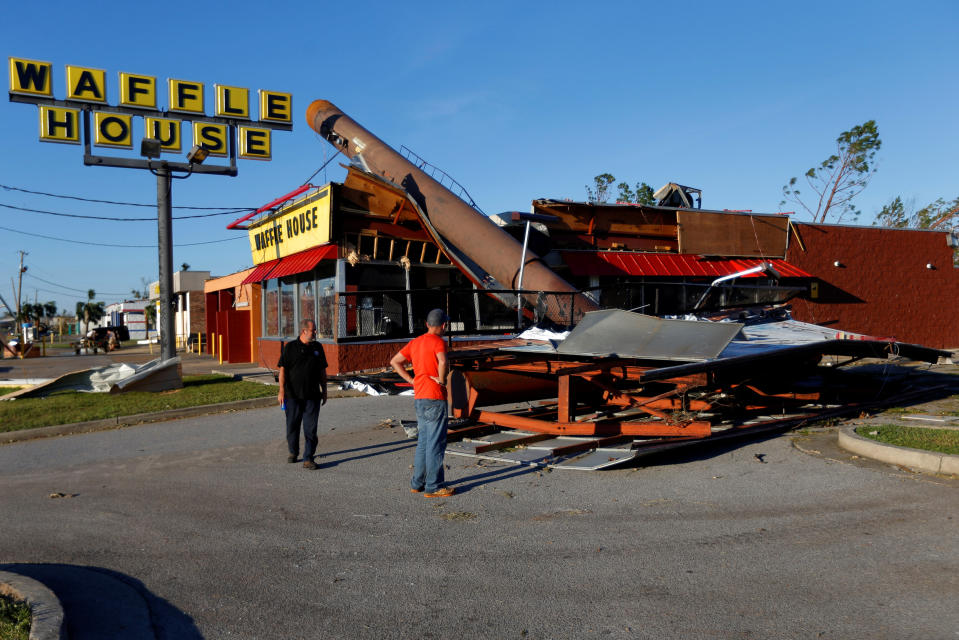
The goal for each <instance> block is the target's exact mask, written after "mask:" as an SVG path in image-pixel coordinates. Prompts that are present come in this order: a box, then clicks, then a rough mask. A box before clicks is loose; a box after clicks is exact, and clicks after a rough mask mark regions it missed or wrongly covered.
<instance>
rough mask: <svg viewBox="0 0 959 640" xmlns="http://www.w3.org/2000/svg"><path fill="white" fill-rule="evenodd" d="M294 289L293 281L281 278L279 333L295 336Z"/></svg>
mask: <svg viewBox="0 0 959 640" xmlns="http://www.w3.org/2000/svg"><path fill="white" fill-rule="evenodd" d="M295 291H296V284H295V281H292V280H290V279H287V278H282V279H281V281H280V335H281V336H295V335H296V334H297V333H299V332H298V331H296V329H295V328H294V325H295V318H294V315H293V314H294V311H293V305H294V302H295V301H294V297H295V296H294V293H295Z"/></svg>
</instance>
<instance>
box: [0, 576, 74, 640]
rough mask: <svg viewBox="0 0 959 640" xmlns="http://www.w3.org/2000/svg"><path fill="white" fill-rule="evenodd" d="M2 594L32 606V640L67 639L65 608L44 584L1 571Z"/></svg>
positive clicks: (0, 588) (0, 591)
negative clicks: (64, 617)
mask: <svg viewBox="0 0 959 640" xmlns="http://www.w3.org/2000/svg"><path fill="white" fill-rule="evenodd" d="M0 593H2V594H4V595H8V596H12V597H14V598H16V599H18V600H23V601H25V602H26V603H27V604H29V605H30V610H31V619H30V640H61V639H63V638H66V626H65V625H64V623H63V622H64V620H63V606H61V604H60V600H59V599H58V598H57V596H56V595H55V594H54V593H53V592H52V591H50V590H49V589H47V588H46V587H45V586H43V584H41V583H39V582H37V581H36V580H34V579H33V578H28V577H26V576H22V575H20V574H19V573H10V572H9V571H0Z"/></svg>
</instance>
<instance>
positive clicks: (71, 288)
mask: <svg viewBox="0 0 959 640" xmlns="http://www.w3.org/2000/svg"><path fill="white" fill-rule="evenodd" d="M26 275H27V276H28V277H30V278H33V279H34V280H39V281H40V282H45V283H47V284H49V285H53V286H54V287H60V288H61V289H69V290H72V291H79V292H80V293H86V292H87V291H89V290H90V288H89V287H87V288H86V289H77V288H76V287H68V286H67V285H65V284H60V283H58V282H51V281H50V280H44V279H43V278H41V277H40V276H37V275H34V274H32V273H30V272H29V271H28V272H27V273H26ZM40 290H41V291H47V289H40ZM99 293H100V294H101V295H104V296H125V295H127V294H126V293H116V292H113V291H101V292H99Z"/></svg>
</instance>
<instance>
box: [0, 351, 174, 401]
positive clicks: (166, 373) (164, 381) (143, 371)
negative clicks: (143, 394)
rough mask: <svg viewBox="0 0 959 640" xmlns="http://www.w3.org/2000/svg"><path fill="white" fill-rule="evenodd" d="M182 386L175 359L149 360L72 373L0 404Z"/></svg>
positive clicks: (27, 390) (14, 395)
mask: <svg viewBox="0 0 959 640" xmlns="http://www.w3.org/2000/svg"><path fill="white" fill-rule="evenodd" d="M182 386H183V373H182V367H181V364H180V358H178V357H177V358H170V359H168V360H159V359H157V360H151V361H150V362H147V363H145V364H141V365H136V366H131V365H128V364H125V363H114V364H110V365H107V366H105V367H96V368H94V369H82V370H80V371H73V372H71V373H66V374H64V375H62V376H60V377H59V378H54V379H53V380H50V381H49V382H45V383H44V384H40V385H37V386H35V387H28V388H26V389H20V390H19V391H14V392H13V393H8V394H7V395H5V396H0V400H16V399H18V398H40V397H43V396H48V395H51V394H53V393H57V392H61V391H82V392H85V393H122V392H124V391H168V390H170V389H179V388H180V387H182Z"/></svg>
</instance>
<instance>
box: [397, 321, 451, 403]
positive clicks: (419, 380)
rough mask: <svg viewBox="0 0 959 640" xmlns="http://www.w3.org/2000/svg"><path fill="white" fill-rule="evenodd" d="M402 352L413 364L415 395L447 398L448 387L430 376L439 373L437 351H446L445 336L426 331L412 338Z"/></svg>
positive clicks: (432, 398) (437, 398) (416, 396)
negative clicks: (439, 383) (444, 386)
mask: <svg viewBox="0 0 959 640" xmlns="http://www.w3.org/2000/svg"><path fill="white" fill-rule="evenodd" d="M400 353H401V354H403V357H404V358H406V359H407V360H408V361H409V362H411V363H412V364H413V373H414V375H413V397H414V398H419V399H421V400H446V389H445V388H443V387H441V386H440V385H438V384H436V381H435V380H433V379H432V378H431V377H430V376H436V375H438V374H439V366H438V365H437V363H436V354H437V353H446V343H445V342H443V338H441V337H440V336H438V335H436V334H433V333H424V334H423V335H421V336H420V337H418V338H414V339H413V340H410V341H409V342H408V343H407V345H406V346H405V347H403V348H402V349H400Z"/></svg>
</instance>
